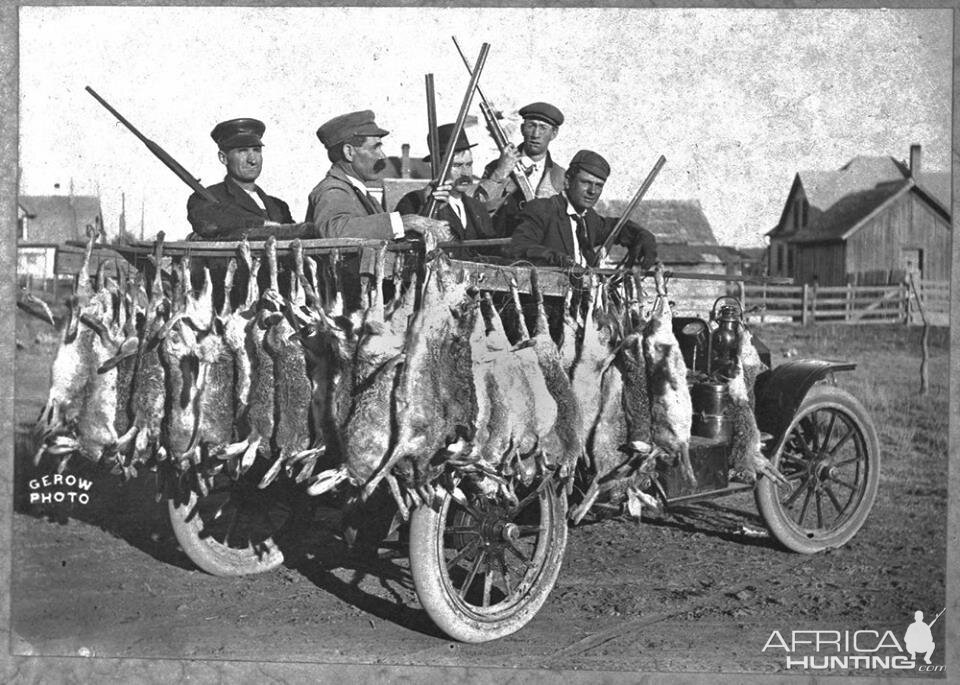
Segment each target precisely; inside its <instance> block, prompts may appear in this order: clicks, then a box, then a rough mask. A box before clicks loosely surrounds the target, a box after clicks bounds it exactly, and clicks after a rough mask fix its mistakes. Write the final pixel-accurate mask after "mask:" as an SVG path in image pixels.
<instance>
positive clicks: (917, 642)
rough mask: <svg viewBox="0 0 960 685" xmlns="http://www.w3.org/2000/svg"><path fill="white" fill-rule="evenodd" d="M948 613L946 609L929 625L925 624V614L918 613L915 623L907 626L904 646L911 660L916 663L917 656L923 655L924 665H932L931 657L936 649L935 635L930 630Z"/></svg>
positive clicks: (915, 615)
mask: <svg viewBox="0 0 960 685" xmlns="http://www.w3.org/2000/svg"><path fill="white" fill-rule="evenodd" d="M944 611H946V607H944V608H943V609H942V610H941V611H940V613H939V614H937V615H936V616H934V618H933V620H932V621H930V623H929V624H927V623H924V622H923V612H922V611H917V612H915V613H914V614H913V623H911V624H910V625H909V626H907V632H906V633H904V635H903V644H904V646H905V647H906V648H907V651H908V652H910V658H911V659H913V660H914V661H916V658H917V654H923V661H924V663H928V664H929V663H930V655H931V654H933V650H934V648H935V647H936V645H934V643H933V633H932V632H930V628H932V627H933V624H934V623H936V622H937V619H938V618H940V616H941V614H943V612H944Z"/></svg>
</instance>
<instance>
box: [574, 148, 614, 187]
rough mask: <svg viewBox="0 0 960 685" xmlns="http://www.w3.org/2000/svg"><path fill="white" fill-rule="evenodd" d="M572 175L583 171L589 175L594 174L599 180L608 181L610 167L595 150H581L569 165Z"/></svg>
mask: <svg viewBox="0 0 960 685" xmlns="http://www.w3.org/2000/svg"><path fill="white" fill-rule="evenodd" d="M568 168H569V169H570V173H576V170H577V169H583V170H584V171H586V172H587V173H588V174H593V175H594V176H596V177H597V178H599V179H601V180H604V181H606V180H607V176H609V175H610V165H609V164H607V160H605V159H604V158H603V157H601V156H600V155H598V154H597V153H596V152H594V151H593V150H580V151H578V152H577V154H575V155H574V156H573V159H571V160H570V164H569V165H568Z"/></svg>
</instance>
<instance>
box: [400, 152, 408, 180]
mask: <svg viewBox="0 0 960 685" xmlns="http://www.w3.org/2000/svg"><path fill="white" fill-rule="evenodd" d="M400 154H401V157H400V178H410V143H404V144H403V145H401V146H400Z"/></svg>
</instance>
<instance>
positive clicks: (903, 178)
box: [767, 155, 950, 243]
mask: <svg viewBox="0 0 960 685" xmlns="http://www.w3.org/2000/svg"><path fill="white" fill-rule="evenodd" d="M801 187H802V189H803V192H804V194H805V195H806V198H807V201H808V202H809V204H810V211H809V217H808V222H807V226H806V227H805V228H804V229H802V231H801V232H800V234H799V235H796V236H793V237H791V238H789V242H791V243H810V242H823V241H832V240H841V239H844V238H846V237H848V235H849V234H850V232H851V231H853V230H855V229H856V228H857V226H859V224H860V223H861V222H863V221H864V219H866V218H867V217H868V216H869V215H870V214H872V213H873V212H874V211H876V210H877V209H879V208H880V207H881V206H882V205H883V204H884V203H886V202H889V201H891V200H892V199H893V198H894V197H895V196H897V195H898V194H899V193H902V192H907V190H908V189H909V188H912V189H914V190H915V191H916V192H918V193H919V194H920V195H922V196H923V197H924V198H925V199H926V200H927V201H928V202H930V203H931V204H932V205H933V206H934V208H935V209H936V210H938V211H939V212H940V213H941V214H943V215H944V216H945V217H946V218H948V219H949V214H950V174H949V173H947V172H940V171H932V172H926V173H921V174H920V175H919V176H918V178H916V179H914V178H913V177H912V176H911V173H910V168H909V167H908V166H907V164H906V163H904V162H900V161H897V160H896V159H894V158H893V157H874V156H867V155H860V156H857V157H854V158H853V159H851V160H850V161H849V162H847V163H846V164H844V165H843V166H842V167H840V168H839V169H837V170H835V171H816V170H814V171H800V172H799V173H798V174H797V175H796V177H795V179H794V183H793V185H792V186H791V189H790V193H789V195H788V197H787V202H786V203H785V204H784V210H783V213H782V214H781V217H780V221H779V222H778V224H777V225H776V226H775V227H774V228H773V229H772V230H771V231H769V232H768V233H767V236H768V237H771V238H774V237H779V236H781V235H783V234H786V233H790V232H792V226H787V225H785V223H784V219H785V217H786V215H787V209H788V207H789V206H790V204H791V203H792V202H793V199H794V197H795V195H796V192H797V191H798V188H801Z"/></svg>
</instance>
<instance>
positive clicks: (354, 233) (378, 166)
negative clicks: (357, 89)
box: [306, 110, 450, 241]
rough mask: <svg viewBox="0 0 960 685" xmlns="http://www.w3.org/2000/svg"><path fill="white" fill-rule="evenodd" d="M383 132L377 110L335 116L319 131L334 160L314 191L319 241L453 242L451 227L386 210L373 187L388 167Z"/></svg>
mask: <svg viewBox="0 0 960 685" xmlns="http://www.w3.org/2000/svg"><path fill="white" fill-rule="evenodd" d="M387 133H388V131H385V130H384V129H382V128H380V127H379V126H378V125H377V123H376V121H375V120H374V114H373V112H372V111H371V110H363V111H359V112H350V113H348V114H342V115H340V116H337V117H334V118H333V119H330V120H329V121H327V122H325V123H324V124H322V125H321V126H320V128H318V129H317V138H319V139H320V142H321V143H323V146H324V147H325V148H326V149H327V158H328V159H329V160H330V161H331V162H332V165H331V166H330V169H329V171H327V175H326V177H325V178H324V179H323V180H322V181H320V183H318V184H317V185H316V187H315V188H314V189H313V190H312V191H310V195H309V197H308V200H307V217H306V221H307V222H310V223H313V224H314V225H315V226H316V235H317V237H319V238H371V239H380V240H392V239H395V238H403V237H404V235H405V234H406V233H408V232H411V233H414V234H418V235H423V234H426V233H429V234H432V235H433V236H434V237H436V239H437V240H438V241H444V240H449V239H450V233H449V229H448V228H447V226H446V225H445V224H444V223H443V222H441V221H437V220H435V219H428V218H426V217H422V216H416V215H404V216H401V214H400V213H399V212H386V211H384V209H383V207H382V206H381V204H380V203H379V202H377V201H376V200H375V199H374V198H373V197H372V196H371V195H370V191H369V190H368V189H367V185H366V184H367V183H369V182H371V181H374V180H376V179H377V174H379V173H380V172H381V171H382V170H383V168H384V166H385V165H386V158H387V157H386V155H385V154H384V152H383V142H382V138H383V137H384V136H385V135H387Z"/></svg>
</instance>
